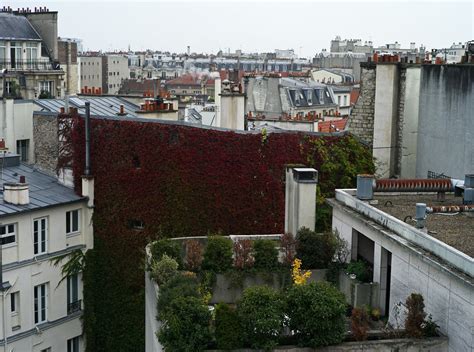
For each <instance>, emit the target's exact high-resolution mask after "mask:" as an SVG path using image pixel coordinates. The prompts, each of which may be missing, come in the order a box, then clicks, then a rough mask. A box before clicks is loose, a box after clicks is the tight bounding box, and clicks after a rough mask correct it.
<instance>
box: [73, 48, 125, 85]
mask: <svg viewBox="0 0 474 352" xmlns="http://www.w3.org/2000/svg"><path fill="white" fill-rule="evenodd" d="M78 60H79V70H80V76H79V79H80V82H81V83H80V86H81V93H84V94H118V91H119V89H120V86H121V85H122V81H123V80H125V79H128V78H130V69H129V68H128V57H126V56H124V55H95V56H93V55H91V56H80V57H79V58H78ZM91 89H92V91H89V90H91ZM98 89H100V90H99V91H98Z"/></svg>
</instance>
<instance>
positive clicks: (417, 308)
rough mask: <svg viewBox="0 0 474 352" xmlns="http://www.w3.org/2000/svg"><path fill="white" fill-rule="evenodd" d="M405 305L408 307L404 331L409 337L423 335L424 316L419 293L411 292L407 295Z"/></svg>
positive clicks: (423, 306) (423, 305)
mask: <svg viewBox="0 0 474 352" xmlns="http://www.w3.org/2000/svg"><path fill="white" fill-rule="evenodd" d="M405 305H406V307H407V309H408V314H407V317H406V320H405V331H406V333H407V335H408V336H410V337H415V338H420V337H422V336H423V323H424V322H425V317H426V313H425V303H424V300H423V296H422V295H420V294H419V293H412V294H411V295H410V296H408V298H407V300H406V302H405Z"/></svg>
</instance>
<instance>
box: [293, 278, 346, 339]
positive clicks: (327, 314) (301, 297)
mask: <svg viewBox="0 0 474 352" xmlns="http://www.w3.org/2000/svg"><path fill="white" fill-rule="evenodd" d="M286 307H287V308H286V311H287V315H288V319H289V326H290V328H291V329H292V330H294V331H295V332H296V335H297V338H298V342H299V344H300V345H303V346H309V347H313V348H314V347H317V346H326V345H331V344H337V343H340V342H341V341H342V340H343V338H344V333H345V313H346V302H345V298H344V295H343V294H342V293H341V292H339V291H338V290H337V289H336V288H335V287H334V286H332V285H331V284H329V283H327V282H318V283H310V284H307V285H294V286H292V287H291V288H290V289H289V290H288V294H287V299H286Z"/></svg>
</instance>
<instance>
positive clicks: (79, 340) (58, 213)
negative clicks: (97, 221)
mask: <svg viewBox="0 0 474 352" xmlns="http://www.w3.org/2000/svg"><path fill="white" fill-rule="evenodd" d="M2 163H3V173H2V183H3V188H4V191H3V196H2V198H1V199H0V218H1V220H0V223H1V224H0V238H1V241H2V244H3V246H2V249H1V250H2V257H1V258H2V259H1V260H2V262H1V267H0V270H1V273H2V274H3V283H2V287H1V290H0V292H1V299H2V304H1V305H0V312H1V318H0V345H1V346H2V348H3V350H5V351H32V352H44V351H48V352H51V351H67V352H79V351H83V350H84V339H83V332H82V323H81V320H80V318H81V315H82V309H83V304H82V278H81V274H78V275H72V276H69V277H67V278H66V279H65V280H63V281H61V278H62V277H63V275H62V272H61V265H59V266H54V265H53V264H52V260H54V259H55V258H58V257H60V256H63V255H66V254H69V253H71V252H73V251H76V250H81V251H85V250H87V249H91V248H92V247H93V231H92V223H91V217H92V204H93V191H92V188H91V187H90V186H91V185H92V182H93V181H91V180H84V184H83V186H85V188H84V189H85V190H90V191H91V193H89V195H90V197H89V198H88V197H84V196H78V195H76V194H75V193H74V191H73V190H71V189H69V188H66V187H64V186H62V185H60V184H59V183H58V182H57V180H56V179H55V178H54V177H50V176H47V175H45V174H43V173H41V172H39V171H37V170H34V169H32V168H29V167H26V166H24V165H20V161H19V157H18V156H17V155H12V154H6V155H3V158H2ZM21 176H26V180H25V179H23V178H22V177H21ZM65 261H67V259H64V261H63V263H64V262H65Z"/></svg>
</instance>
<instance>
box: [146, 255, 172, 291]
mask: <svg viewBox="0 0 474 352" xmlns="http://www.w3.org/2000/svg"><path fill="white" fill-rule="evenodd" d="M177 273H178V263H177V262H176V260H174V259H173V258H170V257H168V256H167V255H166V254H163V256H162V257H161V260H158V261H155V260H154V261H153V262H152V263H151V277H152V278H153V279H154V280H155V281H156V282H157V283H158V285H163V284H166V283H167V282H168V281H169V280H170V279H171V278H172V277H173V276H175V275H176V274H177Z"/></svg>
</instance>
